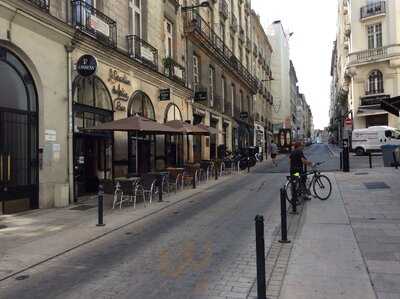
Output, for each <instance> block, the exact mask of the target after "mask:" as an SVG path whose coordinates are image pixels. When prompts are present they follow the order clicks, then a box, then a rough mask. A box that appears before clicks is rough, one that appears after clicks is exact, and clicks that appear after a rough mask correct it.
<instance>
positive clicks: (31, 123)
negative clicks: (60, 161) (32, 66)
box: [0, 107, 39, 214]
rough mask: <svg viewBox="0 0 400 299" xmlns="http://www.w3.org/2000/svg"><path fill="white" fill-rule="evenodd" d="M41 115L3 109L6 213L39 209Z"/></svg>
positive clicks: (0, 160) (0, 147)
mask: <svg viewBox="0 0 400 299" xmlns="http://www.w3.org/2000/svg"><path fill="white" fill-rule="evenodd" d="M37 140H38V136H37V114H36V113H33V112H28V111H20V110H13V109H5V108H1V107H0V200H1V211H2V213H3V214H11V213H16V212H21V211H25V210H29V209H35V208H38V206H39V204H38V152H37V148H38V145H37V142H38V141H37Z"/></svg>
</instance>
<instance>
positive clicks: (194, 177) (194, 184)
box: [192, 174, 196, 189]
mask: <svg viewBox="0 0 400 299" xmlns="http://www.w3.org/2000/svg"><path fill="white" fill-rule="evenodd" d="M192 184H193V189H196V174H194V175H193V181H192Z"/></svg>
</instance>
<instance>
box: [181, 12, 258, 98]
mask: <svg viewBox="0 0 400 299" xmlns="http://www.w3.org/2000/svg"><path fill="white" fill-rule="evenodd" d="M185 32H186V34H188V35H189V36H190V37H193V38H196V39H197V40H198V41H199V42H200V44H201V45H202V46H203V47H206V49H207V50H209V51H210V52H211V53H213V55H214V56H216V57H217V59H218V60H220V61H221V62H222V63H223V64H224V65H225V66H227V67H229V68H230V69H231V70H232V72H233V73H234V74H236V76H237V77H238V78H239V79H240V80H242V82H244V83H245V84H246V85H247V86H248V87H250V89H251V90H252V92H253V93H254V94H255V93H257V80H256V79H255V78H254V77H253V76H252V75H251V73H250V72H249V71H248V70H247V69H246V68H245V67H244V66H243V65H242V63H241V62H240V61H239V59H238V58H236V56H235V55H234V54H233V53H232V51H231V50H230V49H229V48H228V47H227V46H226V45H225V43H224V42H223V40H222V39H221V38H220V37H219V36H218V34H217V33H215V32H214V30H213V29H212V28H211V27H210V25H209V24H208V23H207V22H206V21H205V20H204V19H203V18H202V17H201V16H200V15H199V13H198V12H196V11H188V12H186V14H185Z"/></svg>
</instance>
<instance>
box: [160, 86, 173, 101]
mask: <svg viewBox="0 0 400 299" xmlns="http://www.w3.org/2000/svg"><path fill="white" fill-rule="evenodd" d="M170 99H171V90H170V89H169V88H166V89H160V101H169V100H170Z"/></svg>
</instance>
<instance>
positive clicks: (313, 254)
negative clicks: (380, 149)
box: [279, 168, 400, 299]
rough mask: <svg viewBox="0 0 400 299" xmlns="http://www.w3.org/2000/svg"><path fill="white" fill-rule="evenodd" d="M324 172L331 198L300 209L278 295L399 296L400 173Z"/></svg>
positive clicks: (383, 298) (286, 298) (386, 170)
mask: <svg viewBox="0 0 400 299" xmlns="http://www.w3.org/2000/svg"><path fill="white" fill-rule="evenodd" d="M329 176H330V178H331V180H332V183H333V194H332V197H331V199H329V200H327V201H320V200H317V199H314V200H312V201H311V202H308V203H307V204H306V205H305V207H304V210H303V213H302V216H301V220H300V225H299V227H298V230H297V234H296V236H294V237H293V238H294V239H293V240H292V243H293V246H292V248H291V253H290V259H289V263H288V266H287V268H286V274H285V277H284V282H283V285H281V290H280V297H279V298H282V299H291V298H307V299H310V298H329V299H331V298H363V299H364V298H365V299H367V298H379V299H388V298H400V184H399V179H400V171H398V170H395V169H392V168H375V169H367V170H358V171H355V172H352V173H348V174H344V173H340V172H337V173H334V174H330V175H329ZM384 184H386V185H384Z"/></svg>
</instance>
